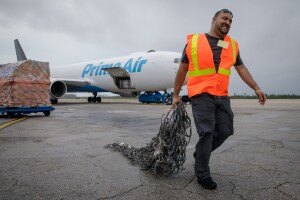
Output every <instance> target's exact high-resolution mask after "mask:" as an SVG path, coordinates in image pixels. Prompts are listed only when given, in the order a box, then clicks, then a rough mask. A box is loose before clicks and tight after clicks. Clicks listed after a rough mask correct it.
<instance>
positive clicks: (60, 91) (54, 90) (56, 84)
mask: <svg viewBox="0 0 300 200" xmlns="http://www.w3.org/2000/svg"><path fill="white" fill-rule="evenodd" d="M66 92H67V85H66V84H65V82H63V81H60V80H55V81H53V82H51V85H50V95H51V97H53V98H55V99H58V98H62V97H63V96H64V95H65V94H66Z"/></svg>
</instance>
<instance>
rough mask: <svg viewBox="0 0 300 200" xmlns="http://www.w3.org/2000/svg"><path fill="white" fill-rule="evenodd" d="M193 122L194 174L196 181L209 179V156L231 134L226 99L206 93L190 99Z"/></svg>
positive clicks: (227, 99) (228, 102)
mask: <svg viewBox="0 0 300 200" xmlns="http://www.w3.org/2000/svg"><path fill="white" fill-rule="evenodd" d="M191 100H192V109H193V116H194V122H195V125H196V129H197V132H198V135H199V141H198V143H197V145H196V157H195V174H196V177H197V178H198V180H203V179H205V178H207V177H210V169H209V159H210V154H211V152H212V151H214V150H215V149H216V148H218V147H219V146H220V145H221V144H223V142H224V141H225V140H226V139H227V138H228V137H229V136H230V135H232V134H233V112H232V110H231V107H230V99H229V98H228V97H216V96H212V95H209V94H207V93H204V94H200V95H197V96H194V97H192V99H191Z"/></svg>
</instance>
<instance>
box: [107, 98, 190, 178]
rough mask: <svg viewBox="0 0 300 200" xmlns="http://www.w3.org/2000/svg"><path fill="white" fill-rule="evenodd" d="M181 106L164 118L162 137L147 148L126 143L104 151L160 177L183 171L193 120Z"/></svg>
mask: <svg viewBox="0 0 300 200" xmlns="http://www.w3.org/2000/svg"><path fill="white" fill-rule="evenodd" d="M185 107H186V104H184V103H179V104H178V105H177V106H176V107H175V108H174V109H172V110H171V111H170V112H168V113H167V114H164V115H163V116H162V120H161V126H160V130H159V133H158V134H157V136H156V137H154V138H152V140H151V142H150V143H149V144H147V145H146V146H144V147H141V148H136V147H132V146H130V145H128V144H124V143H113V144H108V145H106V146H105V148H109V149H111V150H113V151H119V152H120V153H121V154H122V155H123V156H124V157H126V158H128V159H129V161H130V162H131V163H132V164H138V165H139V166H141V168H142V169H147V170H151V171H153V172H154V173H155V174H159V175H166V176H167V175H171V174H176V173H179V172H180V171H182V170H184V168H183V164H184V162H185V159H186V155H185V152H186V146H187V145H188V144H189V142H190V138H191V136H192V130H191V119H190V118H189V116H188V114H187V111H186V109H185Z"/></svg>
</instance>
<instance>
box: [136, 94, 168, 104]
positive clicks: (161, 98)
mask: <svg viewBox="0 0 300 200" xmlns="http://www.w3.org/2000/svg"><path fill="white" fill-rule="evenodd" d="M170 96H171V95H170V94H169V93H167V92H165V93H164V94H162V93H160V92H158V91H155V92H149V91H147V92H144V93H142V94H140V96H139V101H140V102H141V103H167V101H168V99H169V98H170Z"/></svg>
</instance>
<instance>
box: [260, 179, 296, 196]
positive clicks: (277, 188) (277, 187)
mask: <svg viewBox="0 0 300 200" xmlns="http://www.w3.org/2000/svg"><path fill="white" fill-rule="evenodd" d="M285 184H298V185H299V184H300V183H292V182H284V183H280V184H278V185H276V186H273V187H265V188H259V189H257V190H267V189H275V190H277V191H278V192H280V193H281V194H283V195H285V196H287V197H289V198H292V199H294V200H297V198H295V197H293V196H292V195H290V194H287V193H286V192H284V191H282V190H280V187H281V186H283V185H285Z"/></svg>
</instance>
